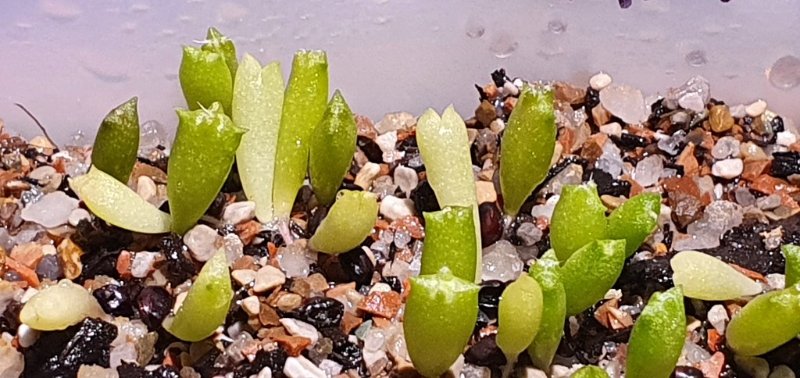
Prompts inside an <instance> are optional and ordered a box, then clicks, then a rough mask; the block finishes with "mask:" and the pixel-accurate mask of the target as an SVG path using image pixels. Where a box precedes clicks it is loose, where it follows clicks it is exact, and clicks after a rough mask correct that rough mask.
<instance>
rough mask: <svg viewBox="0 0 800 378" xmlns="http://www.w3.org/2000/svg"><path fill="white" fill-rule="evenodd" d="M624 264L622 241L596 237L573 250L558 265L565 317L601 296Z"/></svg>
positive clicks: (623, 241)
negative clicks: (564, 260)
mask: <svg viewBox="0 0 800 378" xmlns="http://www.w3.org/2000/svg"><path fill="white" fill-rule="evenodd" d="M624 264H625V240H624V239H623V240H597V241H593V242H591V243H589V244H586V245H585V246H583V248H581V249H579V250H577V251H575V253H573V254H572V256H570V258H569V259H568V260H567V261H566V262H565V263H564V266H562V267H561V277H562V281H563V283H564V292H565V293H566V295H567V316H572V315H577V314H579V313H581V312H582V311H583V310H586V309H587V308H589V307H591V306H592V305H593V304H595V303H597V301H599V300H601V299H603V296H604V295H605V294H606V292H607V291H608V289H610V288H611V287H612V286H614V282H616V281H617V278H618V277H619V275H620V273H621V272H622V266H623V265H624Z"/></svg>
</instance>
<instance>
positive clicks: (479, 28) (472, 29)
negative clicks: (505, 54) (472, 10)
mask: <svg viewBox="0 0 800 378" xmlns="http://www.w3.org/2000/svg"><path fill="white" fill-rule="evenodd" d="M465 29H466V33H467V37H470V38H472V39H475V38H480V37H483V34H485V33H486V27H484V26H483V25H482V24H481V23H480V22H478V20H476V19H474V18H472V17H470V18H468V19H467V24H466V26H465Z"/></svg>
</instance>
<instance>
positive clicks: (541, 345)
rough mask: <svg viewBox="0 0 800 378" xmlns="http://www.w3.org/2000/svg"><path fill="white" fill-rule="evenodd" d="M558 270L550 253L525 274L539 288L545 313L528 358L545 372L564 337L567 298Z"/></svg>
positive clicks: (552, 254)
mask: <svg viewBox="0 0 800 378" xmlns="http://www.w3.org/2000/svg"><path fill="white" fill-rule="evenodd" d="M560 270H561V268H560V266H559V262H558V257H556V254H555V251H553V250H552V249H551V250H549V251H547V252H545V253H544V254H543V255H542V256H541V257H540V258H539V259H538V260H536V263H535V264H533V266H531V269H530V271H529V273H528V274H529V275H530V276H531V277H532V278H533V279H535V280H536V282H538V283H539V286H540V287H541V288H542V306H543V308H544V309H545V310H544V311H543V312H542V322H541V325H540V326H539V332H538V333H537V334H536V338H534V339H533V343H532V344H531V345H530V346H529V347H528V355H529V356H530V357H531V361H533V365H534V366H536V367H537V368H539V369H542V370H545V371H549V370H550V365H551V364H552V362H553V357H555V355H556V350H557V349H558V344H559V343H560V342H561V336H562V335H563V334H564V319H565V318H566V312H567V294H566V293H565V292H564V284H563V283H562V282H561V273H560Z"/></svg>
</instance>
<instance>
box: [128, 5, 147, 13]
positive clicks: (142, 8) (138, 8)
mask: <svg viewBox="0 0 800 378" xmlns="http://www.w3.org/2000/svg"><path fill="white" fill-rule="evenodd" d="M130 10H131V12H133V13H145V12H147V11H149V10H150V5H147V4H141V3H139V4H133V5H131V8H130Z"/></svg>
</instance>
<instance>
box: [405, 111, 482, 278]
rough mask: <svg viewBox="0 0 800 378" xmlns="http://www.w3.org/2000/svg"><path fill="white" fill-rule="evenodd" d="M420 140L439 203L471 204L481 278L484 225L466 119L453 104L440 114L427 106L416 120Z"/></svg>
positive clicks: (476, 266) (420, 148)
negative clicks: (479, 210) (481, 221)
mask: <svg viewBox="0 0 800 378" xmlns="http://www.w3.org/2000/svg"><path fill="white" fill-rule="evenodd" d="M417 143H418V144H419V150H420V155H421V156H422V159H423V160H424V161H425V169H426V173H427V177H428V182H429V183H430V185H431V187H432V188H433V191H434V193H435V194H436V200H437V201H438V202H439V205H440V206H441V207H446V206H462V207H472V219H473V229H474V232H475V240H476V245H475V258H476V260H475V277H476V279H480V269H481V225H480V216H479V215H478V200H477V196H476V194H475V177H474V174H473V173H472V163H471V161H472V160H471V158H470V152H469V148H470V147H469V138H468V137H467V128H466V126H465V125H464V120H463V119H461V116H459V115H458V113H456V111H455V109H453V107H452V106H449V107H448V108H447V109H445V111H444V112H443V113H442V116H441V117H439V115H438V114H436V112H435V111H434V110H433V109H428V110H427V111H426V112H425V114H423V115H422V116H421V117H420V118H419V120H418V121H417Z"/></svg>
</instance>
